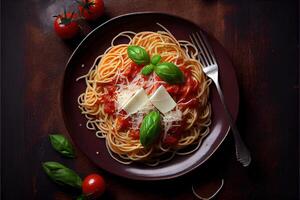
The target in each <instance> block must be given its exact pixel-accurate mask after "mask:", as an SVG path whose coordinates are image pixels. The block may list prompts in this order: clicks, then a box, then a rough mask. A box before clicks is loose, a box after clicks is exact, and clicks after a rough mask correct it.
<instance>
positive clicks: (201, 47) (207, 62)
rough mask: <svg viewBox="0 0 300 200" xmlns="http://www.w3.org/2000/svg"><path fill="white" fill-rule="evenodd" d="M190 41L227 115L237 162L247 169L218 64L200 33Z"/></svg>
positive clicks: (247, 160)
mask: <svg viewBox="0 0 300 200" xmlns="http://www.w3.org/2000/svg"><path fill="white" fill-rule="evenodd" d="M190 39H191V41H192V43H193V44H194V45H195V46H196V47H197V49H198V59H199V61H200V62H201V64H202V65H203V71H204V73H205V74H206V75H207V76H208V77H209V78H211V79H212V81H213V82H214V83H215V85H216V88H217V91H218V93H219V95H220V99H221V102H222V104H223V107H224V110H225V113H226V115H227V119H228V122H229V125H230V127H231V130H232V132H233V136H234V140H235V152H236V158H237V160H238V161H239V162H240V163H242V165H243V166H244V167H247V166H248V165H249V164H250V162H251V155H250V152H249V150H248V149H247V147H246V145H245V144H244V142H243V140H242V138H241V136H240V134H239V131H238V129H237V127H236V125H235V123H234V121H233V119H232V117H231V114H230V112H229V110H228V108H227V106H226V103H225V100H224V95H223V92H222V90H221V87H220V84H219V80H218V64H217V62H216V59H215V56H214V53H213V51H212V49H211V47H210V45H209V43H208V40H207V38H206V36H205V35H204V34H203V33H202V32H200V33H198V32H196V33H195V34H191V35H190Z"/></svg>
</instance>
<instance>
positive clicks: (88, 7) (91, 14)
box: [78, 0, 104, 21]
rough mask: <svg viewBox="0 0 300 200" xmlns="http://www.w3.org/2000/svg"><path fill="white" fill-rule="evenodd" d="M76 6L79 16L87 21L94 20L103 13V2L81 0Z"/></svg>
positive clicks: (100, 0) (98, 0)
mask: <svg viewBox="0 0 300 200" xmlns="http://www.w3.org/2000/svg"><path fill="white" fill-rule="evenodd" d="M78 4H79V5H78V9H79V11H80V13H81V15H82V16H83V17H84V18H85V19H86V20H88V21H93V20H96V19H98V18H99V17H100V16H102V15H103V13H104V3H103V0H82V1H79V2H78Z"/></svg>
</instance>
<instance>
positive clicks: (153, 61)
mask: <svg viewBox="0 0 300 200" xmlns="http://www.w3.org/2000/svg"><path fill="white" fill-rule="evenodd" d="M160 60H161V56H160V55H158V54H156V55H154V56H152V58H151V64H152V65H157V64H158V63H159V61H160Z"/></svg>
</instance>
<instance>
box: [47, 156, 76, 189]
mask: <svg viewBox="0 0 300 200" xmlns="http://www.w3.org/2000/svg"><path fill="white" fill-rule="evenodd" d="M43 169H44V171H45V172H46V174H47V175H48V176H49V178H50V179H51V180H52V181H54V182H55V183H57V184H59V185H64V186H71V187H74V188H78V189H80V188H81V185H82V180H81V178H80V177H79V176H78V175H77V174H76V172H74V171H73V170H71V169H69V168H67V167H66V166H64V165H62V164H60V163H58V162H51V161H50V162H45V163H43Z"/></svg>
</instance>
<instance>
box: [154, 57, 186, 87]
mask: <svg viewBox="0 0 300 200" xmlns="http://www.w3.org/2000/svg"><path fill="white" fill-rule="evenodd" d="M154 71H155V73H156V74H157V75H158V76H159V78H161V79H162V80H164V81H165V82H167V83H169V84H177V83H183V82H184V75H183V73H182V71H181V70H180V69H179V68H178V67H177V66H176V65H175V64H173V63H169V62H164V63H160V64H158V65H156V67H155V68H154Z"/></svg>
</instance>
